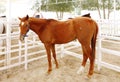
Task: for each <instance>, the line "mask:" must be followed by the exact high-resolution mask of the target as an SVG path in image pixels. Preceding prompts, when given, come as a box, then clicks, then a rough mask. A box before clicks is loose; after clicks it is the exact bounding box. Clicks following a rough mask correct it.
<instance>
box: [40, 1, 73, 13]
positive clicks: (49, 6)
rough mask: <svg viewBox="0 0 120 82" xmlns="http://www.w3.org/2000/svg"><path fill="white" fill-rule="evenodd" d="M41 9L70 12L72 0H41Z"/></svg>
mask: <svg viewBox="0 0 120 82" xmlns="http://www.w3.org/2000/svg"><path fill="white" fill-rule="evenodd" d="M41 9H42V10H44V11H55V12H70V11H72V10H73V5H72V0H68V2H66V0H57V1H56V0H48V1H46V0H42V5H41Z"/></svg>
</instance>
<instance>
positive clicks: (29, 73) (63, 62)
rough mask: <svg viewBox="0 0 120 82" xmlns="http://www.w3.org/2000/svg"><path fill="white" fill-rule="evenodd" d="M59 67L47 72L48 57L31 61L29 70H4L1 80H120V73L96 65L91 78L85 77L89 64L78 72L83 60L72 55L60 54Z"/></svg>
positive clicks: (54, 81) (94, 81)
mask: <svg viewBox="0 0 120 82" xmlns="http://www.w3.org/2000/svg"><path fill="white" fill-rule="evenodd" d="M58 61H59V65H60V66H59V68H58V69H56V68H55V64H54V63H53V71H52V72H51V74H49V75H48V74H47V73H46V71H47V58H44V59H40V60H38V61H35V62H31V63H29V66H28V70H24V66H18V67H15V68H11V69H9V70H7V71H4V72H2V74H1V75H0V82H120V73H119V72H116V71H113V70H110V69H107V68H104V67H103V68H102V69H101V71H100V72H98V71H97V66H95V73H94V75H93V77H92V78H91V79H89V80H88V79H85V76H86V74H87V71H88V66H89V64H87V65H86V69H85V73H84V74H83V75H79V74H77V70H78V69H79V67H80V64H81V60H80V59H78V58H75V57H72V56H65V57H63V58H60V57H59V56H58Z"/></svg>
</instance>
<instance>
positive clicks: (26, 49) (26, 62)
mask: <svg viewBox="0 0 120 82" xmlns="http://www.w3.org/2000/svg"><path fill="white" fill-rule="evenodd" d="M27 40H28V38H27V37H25V60H24V61H25V70H27V65H28V61H27V56H28V55H27V54H28V46H27V44H28V42H27Z"/></svg>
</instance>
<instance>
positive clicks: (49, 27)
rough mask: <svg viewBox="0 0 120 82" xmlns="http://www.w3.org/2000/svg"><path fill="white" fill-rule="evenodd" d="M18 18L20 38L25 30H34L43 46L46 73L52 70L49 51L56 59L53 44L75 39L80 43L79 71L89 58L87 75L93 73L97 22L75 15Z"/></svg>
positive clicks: (24, 34) (22, 38)
mask: <svg viewBox="0 0 120 82" xmlns="http://www.w3.org/2000/svg"><path fill="white" fill-rule="evenodd" d="M19 19H20V40H21V41H22V40H24V37H25V36H26V34H27V32H28V31H29V29H30V30H32V31H34V32H35V33H36V34H37V35H38V37H39V39H40V40H41V41H42V43H43V44H44V46H45V49H46V52H47V57H48V73H50V72H51V71H52V63H51V52H52V54H53V58H54V60H55V64H56V67H57V68H58V67H59V66H58V62H57V59H56V52H55V44H64V43H67V42H70V41H73V40H75V39H78V41H79V42H80V43H81V45H82V50H83V62H82V66H81V69H82V70H80V72H82V71H83V68H84V67H85V64H86V61H87V59H88V58H89V60H90V68H89V73H88V77H90V76H91V75H92V74H93V70H94V61H95V45H96V38H97V33H98V26H97V23H96V22H95V21H94V20H92V19H91V18H87V17H76V18H73V19H68V20H67V21H58V20H54V19H38V18H33V17H29V16H28V15H27V16H26V17H23V18H19Z"/></svg>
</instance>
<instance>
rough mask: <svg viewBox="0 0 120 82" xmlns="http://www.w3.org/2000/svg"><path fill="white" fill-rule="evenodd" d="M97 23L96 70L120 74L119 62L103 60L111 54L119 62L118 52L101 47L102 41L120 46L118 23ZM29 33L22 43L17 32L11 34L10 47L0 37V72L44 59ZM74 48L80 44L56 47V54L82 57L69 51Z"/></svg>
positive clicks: (36, 40)
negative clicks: (114, 71) (0, 42)
mask: <svg viewBox="0 0 120 82" xmlns="http://www.w3.org/2000/svg"><path fill="white" fill-rule="evenodd" d="M97 22H98V24H99V28H100V29H99V36H98V40H97V60H96V63H97V65H98V70H100V69H101V67H102V66H104V67H107V68H109V69H113V70H116V71H118V72H120V62H118V64H117V65H114V64H111V63H109V62H106V61H104V60H103V59H104V56H103V54H104V53H107V55H108V56H109V54H112V56H113V55H114V56H116V58H118V59H119V60H120V50H119V49H118V50H112V49H109V48H106V47H103V46H102V44H103V41H104V42H105V41H111V43H115V44H117V45H120V34H119V33H120V27H119V25H120V21H117V22H114V21H110V20H99V21H97ZM115 27H116V28H115ZM31 33H32V32H30V33H29V37H28V38H25V42H23V43H21V42H20V41H19V33H18V32H13V33H11V35H10V36H9V38H10V39H11V41H10V44H11V45H8V44H6V43H7V38H8V36H6V34H1V35H0V40H4V46H2V47H0V49H2V51H1V52H0V71H2V70H6V69H9V68H12V67H15V66H19V65H21V64H23V65H24V66H25V69H27V68H28V66H27V65H28V63H29V62H32V61H35V60H38V59H41V58H44V57H46V55H45V54H46V53H45V49H44V46H43V44H42V43H40V41H39V40H38V38H36V35H35V34H34V33H32V34H31ZM8 47H10V48H8ZM76 47H79V48H80V44H79V43H78V42H74V41H73V42H71V43H68V44H65V45H58V46H57V54H61V56H64V55H65V54H68V55H72V56H75V57H78V58H82V55H80V54H78V53H75V52H73V51H71V49H75V48H76ZM110 56H111V55H110ZM119 60H117V61H119ZM112 61H114V60H112Z"/></svg>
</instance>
